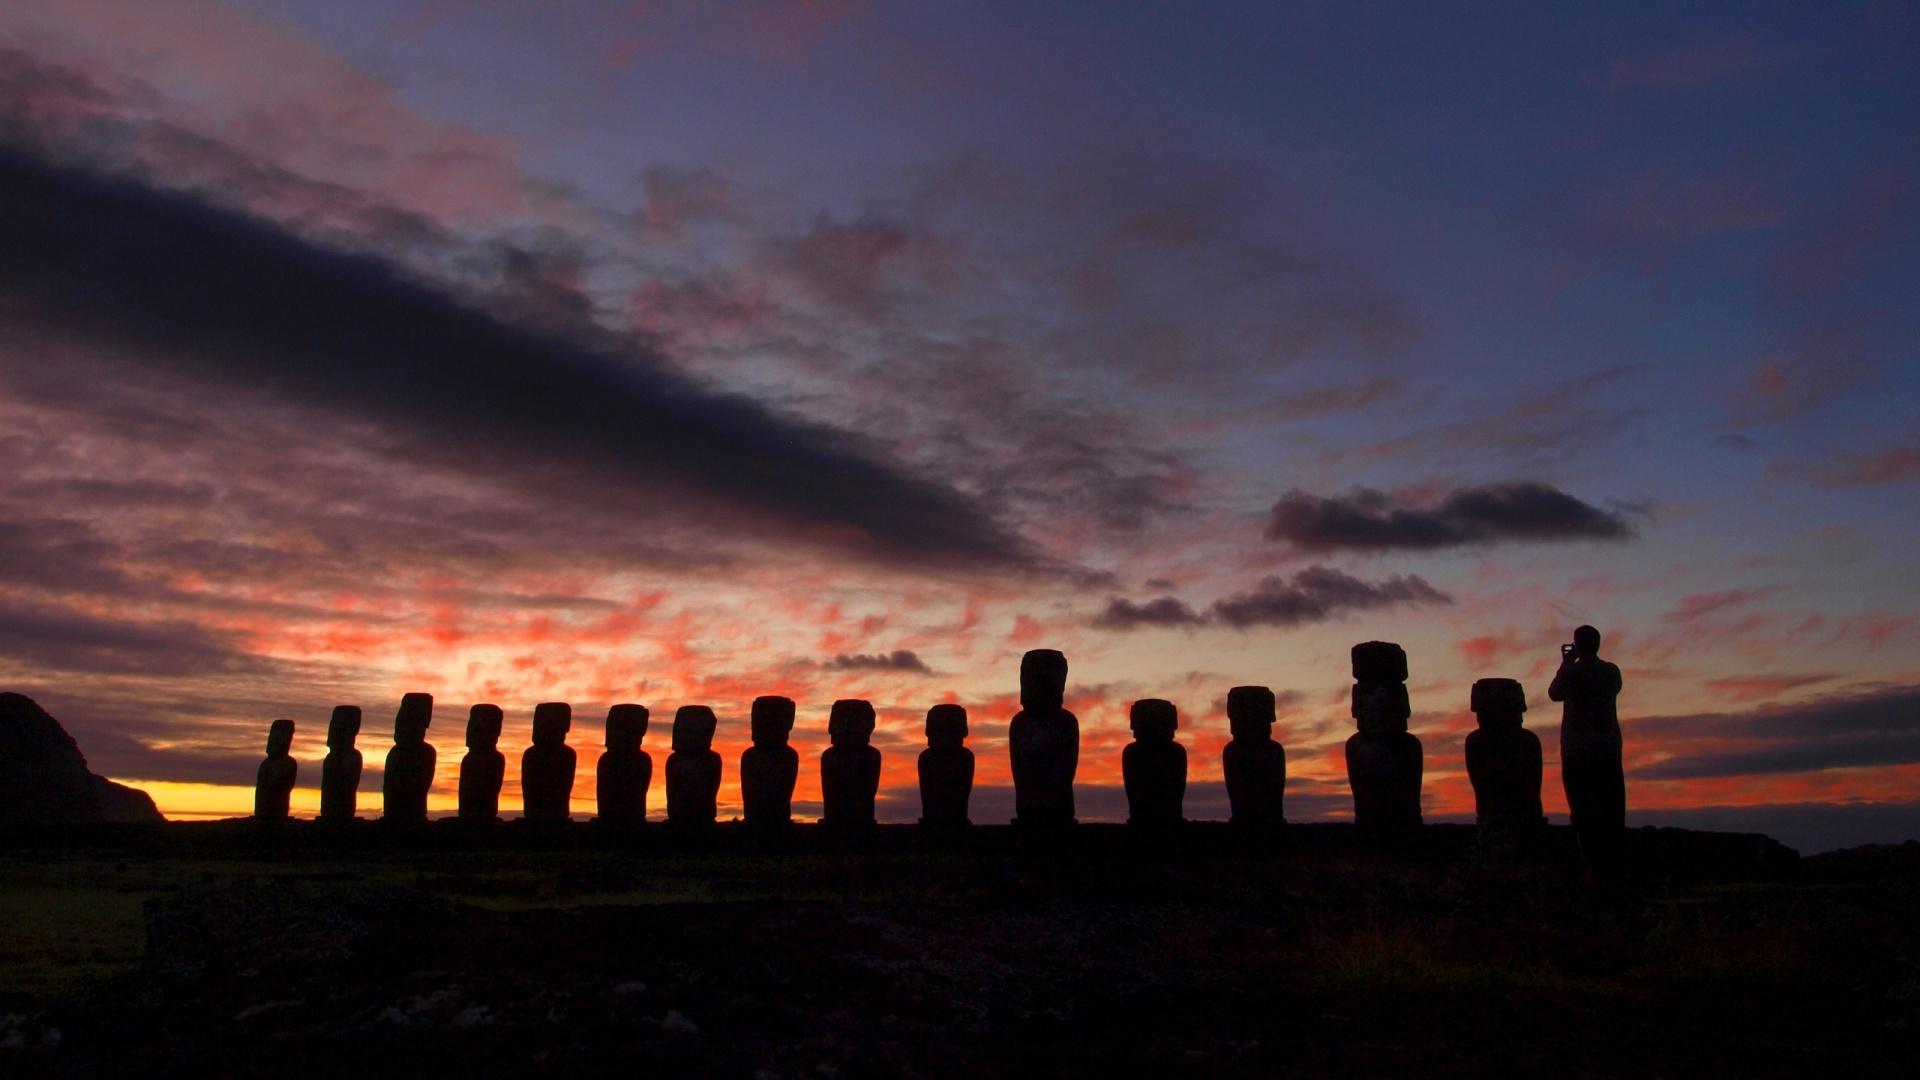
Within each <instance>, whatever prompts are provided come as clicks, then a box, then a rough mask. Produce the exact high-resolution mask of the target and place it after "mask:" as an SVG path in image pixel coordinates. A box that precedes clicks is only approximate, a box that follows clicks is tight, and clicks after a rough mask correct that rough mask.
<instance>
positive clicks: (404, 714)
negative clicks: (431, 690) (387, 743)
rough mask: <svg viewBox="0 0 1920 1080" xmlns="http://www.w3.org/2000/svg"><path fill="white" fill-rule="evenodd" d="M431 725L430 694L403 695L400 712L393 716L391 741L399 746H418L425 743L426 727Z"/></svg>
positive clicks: (431, 702)
mask: <svg viewBox="0 0 1920 1080" xmlns="http://www.w3.org/2000/svg"><path fill="white" fill-rule="evenodd" d="M432 723H433V695H432V694H406V695H403V696H402V697H401V698H400V711H399V712H397V713H395V714H394V716H393V741H394V742H395V743H397V744H399V745H401V746H418V745H420V744H422V743H424V742H426V741H427V726H428V725H429V724H432Z"/></svg>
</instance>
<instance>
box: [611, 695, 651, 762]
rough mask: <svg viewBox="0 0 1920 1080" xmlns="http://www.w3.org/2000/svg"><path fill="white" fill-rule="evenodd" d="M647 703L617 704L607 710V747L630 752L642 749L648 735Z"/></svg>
mask: <svg viewBox="0 0 1920 1080" xmlns="http://www.w3.org/2000/svg"><path fill="white" fill-rule="evenodd" d="M648 715H649V714H648V713H647V707H646V706H645V705H631V704H629V705H615V706H614V707H612V708H610V709H608V710H607V749H609V750H618V751H622V752H630V751H634V750H638V749H640V740H642V739H644V738H646V737H647V718H648Z"/></svg>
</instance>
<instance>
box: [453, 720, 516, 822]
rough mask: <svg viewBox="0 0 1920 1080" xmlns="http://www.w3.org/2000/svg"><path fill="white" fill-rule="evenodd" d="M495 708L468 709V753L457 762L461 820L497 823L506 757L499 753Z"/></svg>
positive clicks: (497, 723) (498, 726)
mask: <svg viewBox="0 0 1920 1080" xmlns="http://www.w3.org/2000/svg"><path fill="white" fill-rule="evenodd" d="M503 719H504V715H503V714H502V713H501V712H500V706H498V705H484V704H483V705H475V706H474V707H473V708H471V709H468V710H467V752H466V755H465V756H463V757H462V758H461V759H460V820H462V821H497V820H499V818H500V785H501V784H502V783H503V782H505V781H506V778H507V756H506V755H505V754H502V753H501V752H500V745H499V744H500V724H501V722H502V720H503Z"/></svg>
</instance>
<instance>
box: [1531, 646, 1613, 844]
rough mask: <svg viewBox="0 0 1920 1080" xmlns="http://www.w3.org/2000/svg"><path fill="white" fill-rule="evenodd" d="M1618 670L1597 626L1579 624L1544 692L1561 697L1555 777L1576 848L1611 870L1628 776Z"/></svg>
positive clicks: (1558, 699) (1552, 697) (1564, 647)
mask: <svg viewBox="0 0 1920 1080" xmlns="http://www.w3.org/2000/svg"><path fill="white" fill-rule="evenodd" d="M1620 685H1621V681H1620V669H1619V668H1617V667H1615V666H1613V665H1612V664H1610V663H1608V662H1607V661H1605V660H1602V659H1600V631H1598V630H1595V629H1594V628H1593V627H1591V626H1582V627H1580V628H1579V629H1577V630H1575V631H1574V632H1573V642H1572V644H1570V645H1565V646H1562V647H1561V650H1560V670H1559V671H1557V672H1555V673H1554V676H1553V682H1552V683H1551V684H1550V685H1549V686H1548V687H1547V697H1549V698H1551V699H1552V700H1554V701H1558V702H1562V703H1563V706H1562V709H1561V714H1560V780H1561V783H1563V784H1565V785H1566V789H1567V812H1568V813H1567V816H1568V817H1569V818H1570V819H1571V820H1572V823H1573V831H1574V834H1575V835H1576V836H1578V837H1579V838H1580V851H1581V853H1582V854H1583V855H1584V856H1585V857H1586V859H1587V864H1588V865H1589V866H1591V867H1592V868H1593V869H1594V870H1595V871H1597V872H1601V873H1606V872H1610V871H1611V870H1613V869H1614V865H1615V863H1616V861H1617V856H1618V851H1619V846H1620V842H1621V834H1622V833H1623V832H1624V831H1625V829H1626V827H1627V780H1626V773H1625V770H1624V768H1623V766H1622V764H1621V755H1620V749H1621V748H1620V717H1619V715H1618V713H1617V712H1616V711H1615V699H1616V698H1618V697H1619V696H1620Z"/></svg>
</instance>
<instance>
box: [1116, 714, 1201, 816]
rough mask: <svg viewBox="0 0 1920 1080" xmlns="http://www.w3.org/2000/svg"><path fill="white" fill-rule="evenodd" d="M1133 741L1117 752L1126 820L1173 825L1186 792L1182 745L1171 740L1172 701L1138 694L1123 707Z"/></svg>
mask: <svg viewBox="0 0 1920 1080" xmlns="http://www.w3.org/2000/svg"><path fill="white" fill-rule="evenodd" d="M1128 722H1129V726H1130V727H1132V729H1133V742H1131V743H1129V744H1128V745H1127V748H1126V749H1125V750H1122V751H1121V752H1120V777H1121V780H1122V782H1123V783H1125V785H1126V789H1127V824H1129V825H1138V826H1143V827H1148V828H1153V827H1165V826H1168V825H1178V824H1179V823H1180V821H1181V816H1180V812H1181V805H1182V803H1183V802H1184V801H1185V800H1186V797H1187V750H1186V748H1185V747H1183V746H1181V745H1180V744H1179V743H1177V742H1174V741H1173V733H1174V732H1175V731H1176V730H1177V729H1178V728H1179V726H1180V713H1179V710H1177V709H1175V708H1174V707H1173V702H1171V701H1163V700H1161V699H1159V698H1141V699H1140V700H1138V701H1136V702H1134V703H1133V708H1132V709H1131V710H1129V713H1128Z"/></svg>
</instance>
